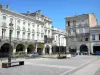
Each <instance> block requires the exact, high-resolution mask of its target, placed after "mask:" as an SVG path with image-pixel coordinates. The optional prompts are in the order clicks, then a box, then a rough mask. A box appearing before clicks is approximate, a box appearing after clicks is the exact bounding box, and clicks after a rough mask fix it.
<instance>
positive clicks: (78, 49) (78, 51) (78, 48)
mask: <svg viewBox="0 0 100 75" xmlns="http://www.w3.org/2000/svg"><path fill="white" fill-rule="evenodd" d="M76 52H77V53H78V55H79V53H80V47H77V51H76Z"/></svg>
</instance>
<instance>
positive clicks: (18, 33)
mask: <svg viewBox="0 0 100 75" xmlns="http://www.w3.org/2000/svg"><path fill="white" fill-rule="evenodd" d="M19 35H20V32H19V31H17V39H19Z"/></svg>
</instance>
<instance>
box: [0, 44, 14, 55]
mask: <svg viewBox="0 0 100 75" xmlns="http://www.w3.org/2000/svg"><path fill="white" fill-rule="evenodd" d="M10 49H11V50H13V48H12V46H11V45H10V44H9V43H5V44H3V45H2V46H1V49H0V57H8V54H9V50H10Z"/></svg>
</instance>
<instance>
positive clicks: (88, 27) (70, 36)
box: [65, 14, 99, 54]
mask: <svg viewBox="0 0 100 75" xmlns="http://www.w3.org/2000/svg"><path fill="white" fill-rule="evenodd" d="M65 22H66V32H67V35H66V36H67V37H66V38H67V40H66V43H67V45H66V48H67V51H68V52H70V53H76V52H78V53H79V52H83V51H87V52H88V53H89V54H90V53H94V52H95V50H94V49H96V45H97V43H98V45H99V40H97V38H98V39H99V32H98V31H99V26H98V23H97V19H96V17H95V15H94V14H82V15H76V16H71V17H66V18H65ZM94 37H96V38H95V41H94V40H93V39H94ZM96 40H97V41H96ZM94 46H95V48H94Z"/></svg>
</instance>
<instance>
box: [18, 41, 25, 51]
mask: <svg viewBox="0 0 100 75" xmlns="http://www.w3.org/2000/svg"><path fill="white" fill-rule="evenodd" d="M19 51H25V45H23V44H21V43H20V44H17V46H16V52H19Z"/></svg>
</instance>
